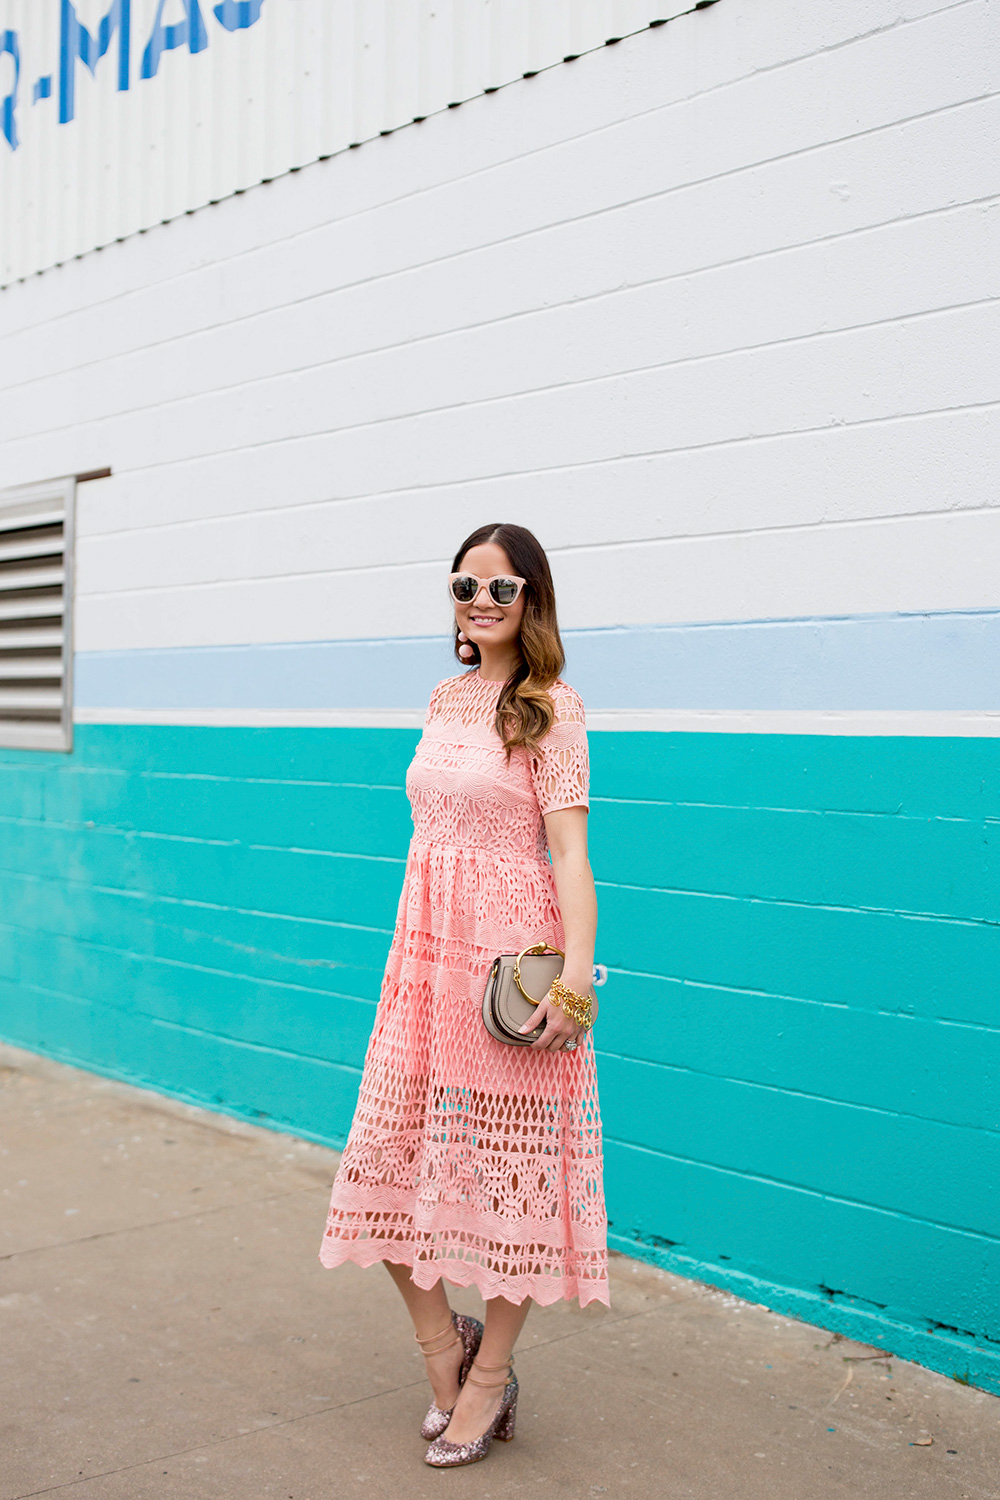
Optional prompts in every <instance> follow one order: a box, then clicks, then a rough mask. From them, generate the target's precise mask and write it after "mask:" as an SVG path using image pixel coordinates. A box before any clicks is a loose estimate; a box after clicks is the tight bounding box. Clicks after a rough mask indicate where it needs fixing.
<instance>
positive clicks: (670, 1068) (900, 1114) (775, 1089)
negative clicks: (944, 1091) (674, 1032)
mask: <svg viewBox="0 0 1000 1500" xmlns="http://www.w3.org/2000/svg"><path fill="white" fill-rule="evenodd" d="M595 1050H596V1051H597V1053H598V1056H600V1057H607V1058H612V1059H614V1061H616V1062H626V1063H634V1064H635V1065H636V1067H642V1068H655V1069H662V1071H663V1072H664V1073H686V1074H688V1075H690V1076H691V1077H693V1078H710V1079H715V1080H716V1081H718V1082H719V1083H735V1084H739V1085H740V1087H741V1088H748V1089H761V1090H763V1091H764V1092H765V1093H769V1094H780V1095H781V1096H782V1097H783V1098H788V1099H809V1100H813V1101H814V1102H815V1103H817V1104H834V1105H836V1106H837V1107H838V1108H839V1109H847V1110H855V1109H856V1110H861V1111H863V1112H864V1113H866V1114H872V1115H884V1116H886V1117H887V1118H889V1119H899V1120H919V1121H920V1122H921V1123H922V1124H925V1125H939V1126H940V1127H941V1128H942V1130H976V1131H980V1132H982V1133H983V1134H985V1135H989V1136H995V1137H997V1138H998V1139H1000V1125H976V1124H974V1123H972V1122H971V1121H964V1120H942V1119H940V1118H939V1117H938V1116H936V1115H919V1114H915V1113H914V1112H913V1111H912V1110H908V1109H888V1108H886V1107H885V1106H884V1105H881V1104H867V1103H865V1102H864V1100H859V1099H842V1098H837V1097H836V1096H835V1095H832V1094H818V1093H816V1092H814V1091H813V1090H811V1089H802V1088H793V1087H791V1086H790V1085H787V1084H778V1083H766V1082H765V1081H764V1080H763V1079H760V1078H741V1077H739V1076H737V1075H736V1074H733V1073H717V1072H714V1071H713V1070H712V1069H710V1068H695V1067H692V1066H691V1065H689V1064H684V1063H676V1062H664V1061H661V1060H659V1059H654V1058H650V1057H637V1056H635V1055H634V1054H629V1053H627V1052H611V1051H609V1050H608V1049H607V1048H606V1047H597V1044H596V1041H595ZM998 1238H1000V1236H998Z"/></svg>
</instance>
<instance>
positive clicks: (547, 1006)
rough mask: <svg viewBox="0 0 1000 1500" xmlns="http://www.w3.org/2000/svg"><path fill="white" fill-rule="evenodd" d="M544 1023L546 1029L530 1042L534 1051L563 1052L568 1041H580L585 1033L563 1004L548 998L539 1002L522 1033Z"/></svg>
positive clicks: (525, 1033)
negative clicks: (567, 1012)
mask: <svg viewBox="0 0 1000 1500" xmlns="http://www.w3.org/2000/svg"><path fill="white" fill-rule="evenodd" d="M543 1024H544V1026H545V1030H544V1031H543V1032H542V1034H541V1036H540V1037H538V1038H537V1039H536V1040H535V1041H533V1042H531V1043H530V1044H529V1045H530V1047H531V1049H532V1051H533V1052H561V1051H562V1049H563V1047H564V1046H565V1044H566V1043H567V1042H568V1041H572V1040H576V1041H577V1042H579V1040H580V1037H581V1036H582V1035H583V1033H582V1031H581V1030H580V1028H579V1027H578V1026H577V1025H576V1024H575V1022H573V1021H572V1020H571V1019H570V1017H569V1016H568V1015H567V1014H566V1012H565V1011H564V1010H563V1008H562V1006H561V1005H556V1004H555V1003H554V1001H552V1000H549V999H548V998H546V999H544V1000H540V1001H539V1002H538V1006H537V1008H536V1009H535V1011H534V1013H533V1014H532V1015H531V1016H530V1017H529V1018H528V1020H527V1021H525V1023H524V1025H523V1026H522V1027H521V1035H522V1036H526V1035H527V1033H528V1032H529V1031H535V1030H536V1029H537V1028H538V1027H539V1026H541V1025H543Z"/></svg>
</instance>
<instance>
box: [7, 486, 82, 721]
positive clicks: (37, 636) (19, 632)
mask: <svg viewBox="0 0 1000 1500" xmlns="http://www.w3.org/2000/svg"><path fill="white" fill-rule="evenodd" d="M74 492H75V483H74V481H73V480H72V479H69V480H67V479H59V480H55V481H53V482H52V483H49V484H44V485H32V486H30V487H29V488H25V489H20V490H7V491H6V492H5V493H0V746H11V747H19V748H22V749H30V750H68V749H70V747H71V744H72V698H71V691H70V689H71V680H70V679H71V664H72V641H71V623H72V610H71V605H72V590H71V587H70V580H71V579H72V557H73V553H72V540H73V500H74Z"/></svg>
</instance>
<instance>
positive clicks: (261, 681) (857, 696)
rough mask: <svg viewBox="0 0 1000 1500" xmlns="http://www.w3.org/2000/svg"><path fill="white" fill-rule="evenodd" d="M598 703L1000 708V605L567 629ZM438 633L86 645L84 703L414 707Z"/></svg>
mask: <svg viewBox="0 0 1000 1500" xmlns="http://www.w3.org/2000/svg"><path fill="white" fill-rule="evenodd" d="M566 650H567V659H568V666H567V675H568V676H569V677H570V679H571V680H572V682H573V683H574V685H575V686H576V687H577V688H578V689H579V691H580V692H581V693H582V695H583V698H584V701H585V702H586V703H587V705H588V707H589V708H590V709H592V710H598V711H599V710H629V711H636V710H646V711H649V710H653V711H663V710H668V711H674V710H682V711H686V712H689V711H706V710H712V711H715V710H722V711H732V710H741V711H742V710H753V711H767V712H773V711H778V710H807V711H831V710H834V711H835V710H855V711H858V710H861V711H872V710H876V711H878V710H882V711H885V710H896V711H904V712H913V711H928V710H931V711H945V710H950V711H956V710H957V711H964V712H967V711H970V710H974V711H979V712H990V711H992V712H995V711H997V710H1000V610H988V611H962V612H959V611H954V612H951V611H950V612H947V613H940V614H921V615H901V614H893V615H868V616H854V617H846V618H826V619H824V618H813V619H789V620H759V621H751V622H749V623H747V622H742V621H741V622H720V623H718V624H709V625H690V624H683V625H682V624H678V625H657V626H648V627H621V628H616V629H605V630H577V631H569V632H567V633H566ZM457 670H458V667H457V664H456V662H455V659H454V657H453V655H452V653H451V650H450V644H449V642H448V641H447V639H445V638H441V637H416V638H397V639H392V638H388V639H381V640H365V641H302V642H293V643H275V644H271V645H242V646H240V645H237V646H204V647H177V648H170V649H152V650H135V651H91V652H80V653H78V655H77V659H76V701H77V705H78V707H79V708H80V709H82V710H88V709H98V708H101V707H104V706H106V707H114V708H116V709H204V710H206V711H214V710H224V709H235V708H239V709H262V710H291V711H296V712H298V711H303V710H327V711H329V710H344V709H349V710H359V709H368V710H372V709H376V710H383V709H396V710H398V709H401V708H420V707H422V706H423V705H425V704H426V702H427V699H428V696H429V694H430V690H431V688H432V687H433V685H434V683H435V682H437V681H438V680H439V679H440V678H441V677H445V676H448V675H450V674H452V673H454V672H455V671H457Z"/></svg>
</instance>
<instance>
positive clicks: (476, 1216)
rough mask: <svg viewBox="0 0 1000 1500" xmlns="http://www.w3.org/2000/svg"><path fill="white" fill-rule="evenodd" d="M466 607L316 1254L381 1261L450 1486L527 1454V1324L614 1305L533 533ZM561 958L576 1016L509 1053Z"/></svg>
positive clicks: (584, 972)
mask: <svg viewBox="0 0 1000 1500" xmlns="http://www.w3.org/2000/svg"><path fill="white" fill-rule="evenodd" d="M449 586H450V590H451V597H452V602H453V604H454V609H455V651H456V655H457V656H458V657H459V660H462V661H465V662H467V663H468V662H472V663H474V665H473V667H472V670H471V671H466V672H464V673H462V674H461V675H459V676H458V677H449V678H446V679H445V680H444V681H443V682H440V683H438V685H437V687H436V688H435V689H434V692H433V693H432V694H431V701H430V707H429V709H428V712H427V719H426V722H425V726H424V733H423V737H422V738H421V740H420V743H419V744H418V746H417V751H416V756H415V758H414V760H413V763H412V765H411V766H410V769H409V772H408V774H407V779H406V784H407V792H408V794H409V797H410V802H411V805H412V810H413V821H414V835H413V841H412V843H411V845H410V852H409V856H408V858H407V866H406V877H405V881H404V884H403V893H402V896H401V898H400V903H399V911H398V916H397V920H396V929H395V935H394V937H393V942H392V947H391V949H390V952H389V960H388V964H387V967H386V972H385V978H384V980H383V984H382V993H381V999H380V1001H379V1005H378V1008H377V1010H376V1014H375V1026H374V1030H373V1032H372V1036H371V1040H370V1042H369V1044H368V1051H367V1055H366V1058H365V1066H364V1073H363V1076H362V1080H361V1089H360V1093H359V1096H358V1104H357V1109H356V1112H355V1115H354V1121H353V1124H352V1126H351V1131H350V1135H349V1136H348V1140H347V1144H346V1146H345V1148H344V1155H343V1159H342V1161H341V1163H340V1167H339V1169H338V1171H337V1175H336V1178H335V1180H334V1184H333V1196H332V1199H331V1203H330V1214H329V1218H328V1221H327V1227H326V1234H325V1236H324V1239H323V1245H322V1249H321V1251H320V1259H321V1261H322V1262H323V1264H324V1265H326V1266H334V1265H339V1264H340V1263H341V1262H342V1261H345V1260H352V1261H356V1262H357V1263H358V1264H360V1265H371V1263H372V1262H373V1261H376V1260H381V1261H384V1262H385V1264H386V1269H387V1270H388V1272H389V1274H390V1275H391V1276H392V1279H393V1280H394V1281H395V1283H396V1285H397V1287H398V1288H399V1290H400V1292H401V1293H402V1295H403V1299H404V1301H405V1302H406V1306H407V1308H408V1309H409V1312H410V1316H411V1317H412V1319H413V1325H414V1329H415V1337H416V1339H417V1342H418V1344H419V1345H420V1348H421V1350H422V1351H423V1354H424V1357H425V1359H426V1362H427V1374H428V1378H429V1380H430V1385H431V1389H432V1392H433V1397H434V1400H433V1405H432V1406H431V1408H430V1411H429V1412H428V1414H427V1417H426V1418H425V1421H424V1424H423V1426H422V1427H421V1435H422V1436H423V1437H426V1438H433V1439H434V1441H433V1442H432V1443H431V1445H430V1447H429V1448H428V1450H427V1453H426V1455H425V1457H426V1461H427V1462H428V1463H430V1464H433V1465H435V1466H437V1467H442V1468H443V1467H452V1466H455V1465H458V1464H464V1463H474V1462H475V1461H476V1460H477V1459H480V1458H485V1456H486V1453H487V1451H488V1450H489V1446H490V1443H491V1441H492V1439H493V1438H494V1437H496V1438H499V1439H501V1440H502V1441H507V1440H509V1439H510V1438H512V1437H513V1435H514V1416H515V1410H516V1405H517V1380H516V1377H515V1376H514V1374H513V1370H512V1368H511V1364H512V1355H513V1349H514V1344H515V1342H516V1340H517V1337H518V1334H519V1333H520V1331H521V1327H522V1325H523V1323H524V1320H525V1318H526V1317H527V1314H528V1309H529V1307H530V1305H531V1302H532V1301H536V1302H541V1303H543V1304H544V1303H550V1302H554V1301H556V1300H557V1299H559V1298H566V1299H572V1298H578V1299H579V1301H580V1304H581V1305H585V1304H586V1303H588V1302H590V1301H592V1300H594V1299H596V1300H598V1301H601V1302H605V1303H607V1302H608V1282H607V1250H606V1239H607V1221H606V1218H605V1212H604V1193H603V1186H602V1178H601V1126H600V1116H599V1114H598V1105H597V1080H596V1074H595V1068H594V1049H593V1043H592V1040H591V1035H590V1031H589V1028H587V1027H585V1026H581V1025H577V1024H576V1021H574V1020H573V1019H572V1018H571V1014H569V1013H567V1010H566V1009H564V1008H563V1006H564V1005H566V1004H568V1005H569V1010H570V1011H571V1012H573V1011H575V1012H576V1014H577V1015H580V1014H581V1013H582V1014H583V1015H584V1018H586V1002H587V1001H589V1002H590V1006H591V1016H593V1015H596V1010H597V1006H596V1001H595V999H594V997H593V990H592V988H591V980H592V976H593V961H594V936H595V931H596V927H597V900H596V896H595V891H594V880H593V876H592V875H591V872H590V865H589V863H588V860H587V807H588V802H587V792H588V759H587V737H586V730H585V728H584V714H583V705H582V703H581V701H580V698H579V696H578V694H577V693H576V692H575V691H574V690H573V689H572V688H571V687H569V686H568V685H567V684H566V683H564V682H562V681H561V680H560V678H559V676H558V674H559V672H560V670H561V669H562V666H563V662H564V657H563V650H562V643H561V641H560V639H559V629H558V625H557V622H556V609H555V593H554V590H553V587H552V575H551V573H550V572H549V565H548V560H547V558H546V556H545V553H544V552H543V551H542V548H541V546H540V545H539V543H538V541H537V540H536V539H535V537H534V536H533V535H532V533H531V532H530V531H527V530H525V528H524V527H523V526H513V525H495V526H483V527H480V529H479V530H478V531H474V532H473V533H472V535H471V536H470V537H469V538H468V539H467V540H466V541H465V542H464V543H463V545H462V546H461V547H460V548H459V550H458V554H457V555H456V557H455V561H454V564H453V571H452V575H451V578H450V581H449ZM549 851H551V864H550V863H549V859H548V853H549ZM543 939H544V940H547V941H548V942H549V943H550V944H552V945H553V946H555V947H557V948H560V949H562V950H563V951H564V952H565V963H564V966H563V972H562V975H561V979H562V982H563V985H564V986H566V989H567V990H568V991H569V992H570V994H569V995H567V993H566V990H563V989H562V988H560V986H559V985H558V984H556V985H555V986H554V987H553V988H554V990H555V991H556V993H554V992H553V990H550V991H549V993H548V995H547V996H546V997H545V999H543V1000H542V1001H541V1002H540V1004H539V1005H538V1007H537V1010H536V1011H535V1012H534V1013H533V1015H532V1018H531V1019H530V1020H529V1021H528V1022H527V1024H526V1026H525V1027H524V1028H522V1030H523V1032H524V1033H525V1034H527V1033H529V1032H532V1031H534V1030H535V1029H537V1026H538V1025H539V1023H542V1024H543V1025H544V1030H543V1031H542V1032H541V1034H540V1035H539V1036H538V1038H537V1039H536V1040H533V1041H532V1042H531V1043H530V1044H528V1045H520V1046H519V1045H509V1044H505V1043H503V1042H499V1041H496V1040H494V1038H493V1037H492V1036H491V1035H490V1034H489V1033H488V1032H487V1030H486V1028H485V1026H484V1024H483V1021H482V1015H481V1004H482V995H483V990H484V987H485V983H486V976H487V974H488V972H489V969H490V966H491V964H492V961H493V959H494V958H495V957H496V955H497V954H499V953H518V952H520V951H521V950H522V949H524V948H526V947H528V946H529V944H532V943H535V942H538V941H541V940H543ZM557 995H558V996H561V997H562V1004H560V1003H557ZM578 1002H579V1003H578ZM445 1280H447V1281H450V1282H452V1283H453V1284H457V1285H459V1286H467V1285H469V1284H470V1283H474V1284H475V1285H476V1286H477V1287H478V1288H479V1291H480V1292H481V1294H482V1296H483V1298H484V1299H485V1301H486V1309H487V1310H486V1320H485V1330H484V1328H483V1325H482V1324H481V1323H479V1322H478V1321H477V1320H476V1319H474V1318H467V1317H464V1316H463V1315H461V1314H455V1313H452V1312H451V1310H450V1308H449V1304H448V1298H447V1295H446V1293H445V1288H444V1282H445Z"/></svg>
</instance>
